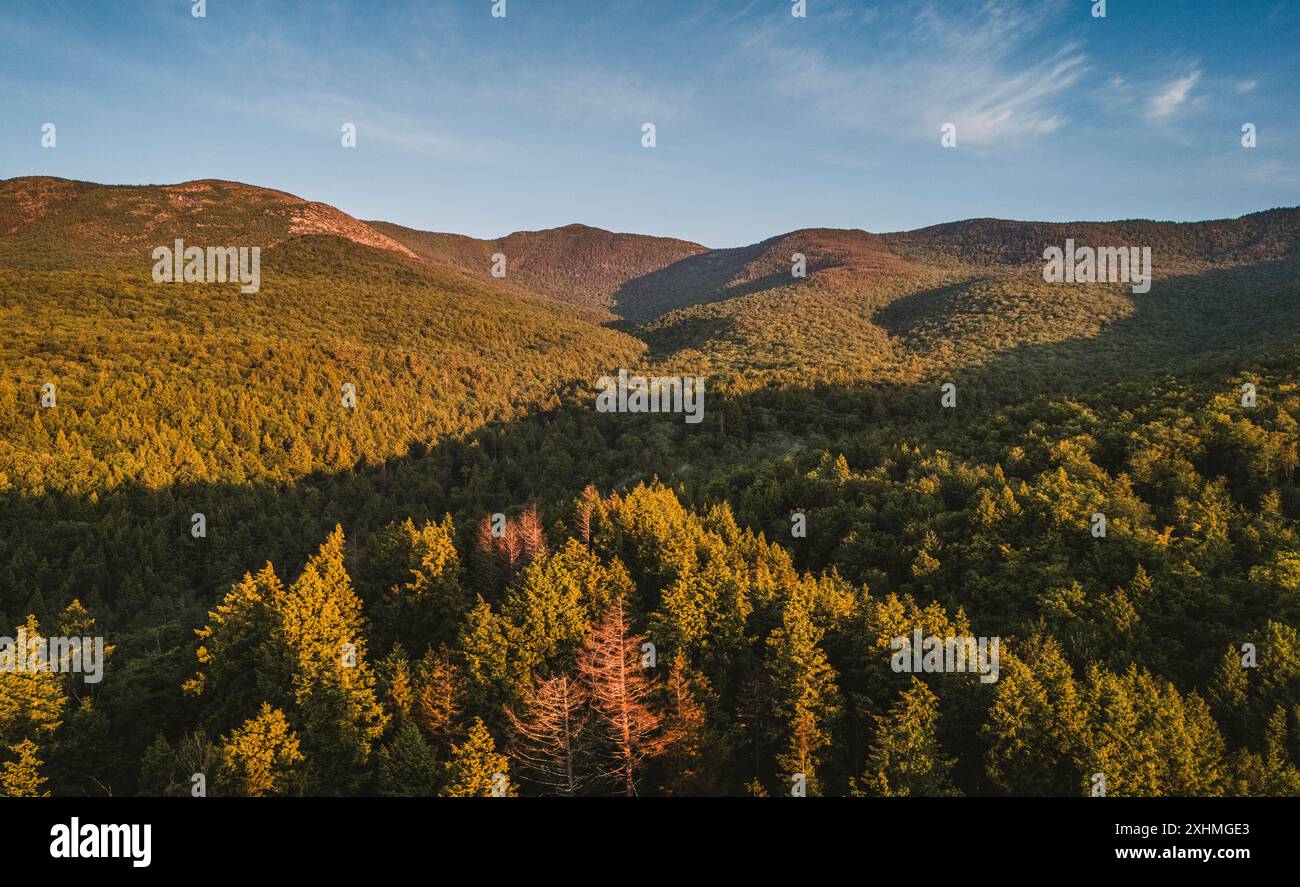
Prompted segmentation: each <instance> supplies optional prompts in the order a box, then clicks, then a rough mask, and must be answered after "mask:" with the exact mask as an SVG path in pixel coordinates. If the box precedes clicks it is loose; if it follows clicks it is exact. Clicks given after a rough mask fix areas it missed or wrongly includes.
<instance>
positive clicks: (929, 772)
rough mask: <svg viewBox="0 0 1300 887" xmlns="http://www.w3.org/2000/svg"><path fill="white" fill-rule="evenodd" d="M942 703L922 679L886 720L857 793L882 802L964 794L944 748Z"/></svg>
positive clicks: (901, 699) (858, 785)
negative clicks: (940, 726) (938, 728)
mask: <svg viewBox="0 0 1300 887" xmlns="http://www.w3.org/2000/svg"><path fill="white" fill-rule="evenodd" d="M938 719H939V699H938V697H937V696H935V695H934V693H933V692H931V690H930V688H929V687H927V686H926V685H925V683H924V682H923V681H921V680H920V679H919V678H916V677H913V678H912V684H911V687H910V688H909V689H907V690H905V691H904V692H903V694H902V695H901V696H900V697H899V700H898V701H897V702H896V703H895V704H894V705H893V706H891V707H890V709H889V712H888V713H887V714H886V715H885V716H884V717H883V718H881V719H880V721H879V723H878V725H877V728H876V735H875V740H874V741H873V742H872V744H871V750H870V751H869V752H868V754H867V764H866V768H865V769H864V770H863V773H862V778H861V779H860V780H859V781H858V782H857V786H856V787H857V791H858V792H861V793H863V794H869V795H878V796H882V797H915V796H935V795H955V794H958V791H957V790H956V788H954V787H953V784H952V779H951V772H952V767H953V761H952V760H951V759H949V758H948V757H946V756H945V755H944V754H943V751H942V749H940V747H939V740H938V736H937V732H936V725H937V723H938Z"/></svg>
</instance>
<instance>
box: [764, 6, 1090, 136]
mask: <svg viewBox="0 0 1300 887" xmlns="http://www.w3.org/2000/svg"><path fill="white" fill-rule="evenodd" d="M900 15H901V17H900ZM879 19H880V17H878V18H877V21H876V22H874V23H873V24H874V26H875V27H877V28H883V29H888V31H889V32H890V33H889V37H888V38H887V39H883V40H880V41H879V44H878V45H880V46H882V47H893V48H892V49H888V50H885V51H882V52H880V53H878V54H873V55H872V56H871V57H869V58H868V60H866V61H863V60H862V56H863V54H862V53H861V52H860V51H858V52H855V51H854V48H853V47H852V46H845V47H841V49H840V51H838V52H837V51H836V48H835V47H834V42H833V41H832V40H824V39H823V40H820V41H817V42H818V43H820V44H821V45H814V40H813V39H809V40H807V41H806V42H802V43H795V42H792V41H790V40H789V39H788V32H785V31H782V30H781V29H779V28H774V27H770V26H769V27H766V28H763V29H759V30H756V31H755V32H754V33H753V34H751V35H750V37H749V38H748V39H747V40H746V41H745V42H744V44H743V45H742V49H741V54H742V61H743V62H745V63H752V62H757V63H758V64H759V65H760V69H762V70H766V71H769V72H771V80H770V83H769V85H770V88H771V89H772V90H773V91H774V92H775V93H776V94H777V95H778V96H779V97H781V98H785V99H792V100H795V101H799V102H807V103H809V105H810V106H811V107H812V108H814V109H815V111H816V112H817V114H818V116H819V117H820V118H821V119H822V120H823V121H824V122H826V123H828V124H832V125H840V126H849V127H853V128H856V129H861V130H866V131H873V132H893V133H899V134H902V135H903V136H904V137H907V138H923V139H931V138H932V137H933V138H936V139H937V133H938V132H939V129H940V127H941V126H942V125H943V124H944V123H953V124H955V125H956V127H957V134H958V139H959V140H960V142H961V143H962V144H964V145H967V146H973V147H976V148H979V147H991V146H999V147H1004V146H1010V145H1014V144H1016V143H1024V142H1026V141H1029V140H1033V139H1036V138H1038V137H1041V136H1045V135H1048V134H1050V133H1052V132H1055V131H1057V130H1058V129H1060V128H1061V127H1063V126H1064V125H1065V124H1066V123H1068V122H1069V119H1070V118H1069V115H1068V113H1066V112H1065V111H1064V110H1063V108H1064V107H1065V104H1066V103H1065V102H1064V101H1063V99H1064V98H1065V96H1066V94H1067V93H1068V91H1069V90H1070V89H1071V87H1073V86H1075V84H1076V83H1078V82H1079V80H1080V78H1081V77H1083V76H1084V74H1085V73H1086V72H1087V71H1088V69H1089V67H1088V64H1087V54H1086V53H1085V52H1084V50H1083V49H1082V47H1081V45H1080V44H1079V43H1078V42H1077V41H1069V40H1061V41H1057V45H1055V46H1052V45H1051V42H1050V41H1048V40H1046V39H1044V37H1043V35H1042V31H1043V26H1044V25H1043V23H1044V21H1045V17H1044V16H1042V15H1034V14H1032V13H1030V12H1029V11H1028V10H1027V9H1026V8H1023V7H1016V6H997V5H993V4H989V5H986V6H985V7H984V8H983V9H980V10H978V11H977V14H974V15H972V14H971V13H970V12H969V11H967V12H964V13H954V12H952V11H950V10H948V9H947V8H943V9H941V8H940V7H938V6H935V5H926V6H922V7H920V8H919V9H909V10H905V11H904V12H903V13H901V14H895V15H893V16H890V17H889V20H888V21H880V20H879ZM821 36H823V37H824V35H821ZM828 46H829V47H830V48H827V47H828Z"/></svg>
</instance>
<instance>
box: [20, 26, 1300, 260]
mask: <svg viewBox="0 0 1300 887" xmlns="http://www.w3.org/2000/svg"><path fill="white" fill-rule="evenodd" d="M791 5H792V3H791V0H726V2H724V0H716V2H711V0H692V2H687V0H604V2H602V0H507V7H506V8H507V15H506V17H505V18H504V19H495V18H493V17H492V16H491V14H490V10H491V6H492V0H420V2H383V0H365V2H342V0H339V2H329V0H311V2H307V3H301V4H298V3H292V2H288V0H266V2H247V0H207V15H206V17H205V18H202V19H196V18H194V17H192V16H191V14H190V9H191V0H156V2H144V0H135V2H130V0H101V2H95V3H89V2H85V0H25V2H22V3H19V2H15V0H5V2H4V3H3V4H2V5H0V178H8V177H11V176H20V175H37V174H41V175H57V176H64V177H67V178H76V179H87V180H91V181H97V182H109V183H171V182H179V181H187V180H190V179H199V178H222V179H234V180H238V181H244V182H250V183H253V184H258V185H264V186H268V187H274V188H280V189H283V190H286V191H290V192H292V193H294V194H298V195H300V196H302V197H306V198H308V199H313V200H322V201H325V202H327V203H331V204H334V205H336V206H338V207H340V208H341V209H343V210H345V211H346V212H349V213H351V214H352V215H355V216H358V217H360V218H365V219H385V220H389V221H394V222H398V223H401V224H404V225H409V226H412V227H416V228H423V229H426V230H437V231H457V232H461V233H466V234H471V235H474V236H499V235H503V234H506V233H508V232H510V231H515V230H530V229H537V228H546V227H552V226H556V225H563V224H567V223H570V222H583V223H586V224H590V225H596V226H599V227H603V228H610V229H613V230H619V231H635V232H640V233H646V234H663V235H670V236H677V237H682V238H686V239H689V240H696V241H699V242H702V243H705V244H707V245H709V246H735V245H739V244H744V243H751V242H754V241H757V240H761V239H764V238H766V237H769V236H773V235H775V234H779V233H783V232H785V231H789V230H792V229H795V228H801V227H813V226H825V227H845V228H865V229H867V230H871V231H892V230H901V229H909V228H915V227H920V226H923V225H928V224H934V223H938V222H945V221H952V220H956V219H962V218H970V217H977V216H998V217H1004V218H1020V219H1037V220H1054V221H1064V220H1073V219H1114V218H1133V217H1144V218H1157V219H1175V220H1187V219H1203V218H1218V217H1225V216H1235V215H1240V214H1242V213H1246V212H1253V211H1256V210H1261V209H1268V208H1272V207H1275V206H1284V205H1288V206H1289V205H1296V204H1300V119H1298V118H1300V0H1200V2H1187V0H1168V2H1166V0H1142V2H1138V0H1109V2H1108V4H1107V7H1108V8H1107V16H1106V18H1104V19H1097V18H1093V17H1092V15H1091V12H1090V9H1091V5H1092V4H1091V0H1059V2H1058V0H1038V2H1023V3H1021V2H1012V0H998V2H959V0H935V2H917V0H893V2H865V0H807V12H808V14H807V18H804V19H798V18H794V17H792V16H791V15H790V8H791ZM45 122H53V123H55V124H56V126H57V127H58V130H57V137H58V144H57V147H56V148H54V149H44V148H42V147H41V145H40V137H41V125H42V124H43V123H45ZM345 122H352V123H355V124H356V125H357V128H358V138H357V141H358V145H357V147H356V148H355V149H344V148H342V147H341V146H340V127H341V126H342V125H343V124H344V123H345ZM646 122H652V123H654V124H655V125H656V127H657V146H656V147H655V148H653V149H646V148H643V147H642V146H641V126H642V124H643V123H646ZM948 122H952V123H954V124H955V125H956V127H957V147H956V148H952V149H945V148H943V147H941V146H940V127H941V126H942V125H943V124H944V123H948ZM1246 122H1250V123H1254V124H1255V126H1256V127H1257V131H1258V140H1259V146H1258V147H1257V148H1255V149H1253V150H1247V149H1243V148H1242V147H1241V126H1242V124H1243V123H1246Z"/></svg>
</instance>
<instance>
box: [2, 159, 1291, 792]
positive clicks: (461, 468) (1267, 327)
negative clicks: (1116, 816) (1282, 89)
mask: <svg viewBox="0 0 1300 887" xmlns="http://www.w3.org/2000/svg"><path fill="white" fill-rule="evenodd" d="M1298 218H1300V216H1297V214H1296V211H1294V210H1279V211H1274V212H1270V213H1261V214H1256V215H1255V216H1248V217H1244V218H1243V219H1241V220H1232V221H1225V222H1212V223H1197V224H1196V225H1190V226H1186V225H1168V224H1164V223H1136V222H1135V223H1129V222H1125V223H1113V224H1111V223H1106V224H1103V223H1095V224H1090V225H1080V226H1077V227H1076V226H1068V225H1063V226H1062V225H1057V226H1035V225H1028V224H1022V223H1012V222H1001V221H996V220H980V221H976V222H968V223H955V224H954V225H950V226H940V227H939V228H935V229H924V230H922V231H918V232H909V233H906V234H889V235H873V234H868V233H866V232H860V231H836V230H829V229H809V230H804V231H797V232H793V233H791V234H787V235H782V236H780V237H777V238H773V239H772V240H769V241H765V242H764V243H761V244H756V245H754V246H750V247H744V248H740V249H735V250H708V251H706V250H704V248H702V247H698V246H696V245H694V244H688V243H684V242H681V241H662V240H660V239H656V238H637V237H636V236H634V235H610V234H608V232H595V233H592V232H593V231H594V229H579V228H570V229H559V233H556V232H537V233H535V234H533V235H527V236H525V235H512V236H511V237H513V238H524V239H523V240H518V239H516V240H514V241H512V240H511V238H505V239H504V240H502V241H496V242H492V243H486V242H482V241H471V240H469V239H468V238H456V237H454V236H451V235H426V234H424V233H422V232H412V231H409V230H408V229H400V228H398V227H397V226H390V225H383V224H380V223H373V224H367V223H363V222H360V221H357V220H356V219H353V218H351V217H350V216H347V215H346V214H344V213H342V212H341V211H339V210H336V209H333V208H329V207H323V206H322V205H320V204H311V203H309V202H307V201H303V200H300V199H299V198H296V197H292V196H290V195H285V194H281V193H280V192H273V191H266V190H264V189H258V188H253V187H252V186H247V185H237V184H234V183H220V182H201V183H189V184H187V185H179V186H165V187H156V188H152V187H151V188H131V189H126V188H105V187H103V186H96V185H90V184H87V183H76V182H65V181H62V180H53V179H20V180H10V181H8V182H2V183H0V333H3V335H0V353H2V355H3V361H2V366H3V370H2V372H0V618H3V619H4V620H5V624H6V625H8V626H10V629H9V632H10V633H16V631H17V629H18V628H19V627H23V628H24V629H25V630H26V631H27V632H28V636H29V637H30V636H33V635H35V634H37V633H38V632H39V633H40V634H43V635H47V636H48V635H61V636H71V635H81V636H90V635H102V636H103V637H104V638H105V641H106V644H107V645H108V647H109V648H111V652H110V653H109V655H108V659H107V665H106V667H105V672H104V677H103V680H102V681H101V682H99V683H94V684H90V683H85V682H84V681H83V680H82V677H81V675H78V674H75V673H72V674H58V673H40V674H36V673H5V674H0V794H5V795H33V794H43V793H47V792H49V793H53V794H57V795H103V794H113V795H129V794H137V793H138V794H164V795H189V794H190V793H191V792H192V790H193V786H194V779H193V777H194V774H196V773H201V774H204V776H205V781H206V787H207V791H208V793H209V794H217V795H251V796H264V795H277V794H327V795H340V794H356V793H365V794H381V795H443V796H471V795H490V794H502V793H504V794H511V795H513V794H520V795H537V794H561V795H603V794H626V793H633V794H641V795H690V794H730V795H745V794H750V795H783V794H789V793H790V792H791V790H792V786H793V785H795V784H801V785H803V786H804V787H805V788H806V790H807V793H808V794H824V795H850V794H852V795H873V796H900V795H957V794H966V795H999V794H1017V795H1019V794H1031V795H1038V794H1065V795H1086V794H1089V793H1090V792H1091V791H1092V790H1093V788H1094V786H1095V779H1094V775H1095V774H1097V773H1102V774H1104V775H1105V782H1106V791H1107V793H1108V794H1110V795H1116V796H1117V795H1156V794H1180V795H1181V794H1192V795H1247V794H1249V795H1278V794H1288V795H1296V794H1300V769H1298V768H1300V483H1298V482H1297V478H1296V469H1297V466H1298V465H1300V425H1298V424H1297V423H1300V273H1298V272H1300V255H1298V254H1297V250H1296V244H1297V243H1300V224H1298V222H1297V219H1298ZM177 237H183V238H185V239H186V241H187V242H193V243H196V244H222V245H237V244H249V245H261V246H263V247H264V249H263V253H262V258H261V262H262V282H261V289H260V291H259V292H257V293H254V294H245V293H241V292H240V291H239V286H238V284H235V283H230V284H198V283H189V284H160V283H155V282H154V281H153V280H152V279H151V277H150V268H151V267H152V260H151V259H150V251H151V250H152V249H153V248H154V247H155V246H158V245H165V244H168V243H169V242H170V240H171V239H173V238H177ZM1066 237H1076V238H1078V239H1079V240H1080V242H1084V241H1089V242H1091V241H1094V240H1095V241H1096V242H1098V243H1116V244H1119V243H1129V242H1132V243H1133V244H1134V245H1137V244H1143V245H1150V246H1152V247H1153V252H1154V254H1155V256H1156V261H1155V265H1154V267H1155V271H1156V280H1155V283H1154V285H1153V287H1152V290H1151V292H1150V293H1147V294H1145V295H1139V294H1134V293H1131V292H1130V291H1129V289H1128V288H1127V287H1124V286H1122V285H1117V284H1105V285H1101V284H1098V285H1084V284H1061V285H1050V284H1046V283H1044V281H1043V278H1042V275H1041V270H1042V264H1041V255H1042V251H1043V248H1044V246H1047V245H1053V244H1055V245H1060V244H1061V243H1063V241H1064V239H1065V238H1066ZM1104 238H1109V239H1104ZM516 250H518V255H521V256H526V257H527V258H526V259H521V260H520V261H519V263H518V265H517V266H516V265H514V264H513V259H512V256H514V255H516ZM497 251H502V252H504V253H505V254H506V256H507V259H508V262H509V263H511V264H510V267H511V268H516V267H517V268H518V272H519V273H518V275H517V276H512V274H511V273H510V272H508V273H507V277H506V278H505V279H504V280H498V279H495V278H493V277H492V276H491V274H490V272H489V270H488V269H489V268H490V263H491V254H492V253H494V252H497ZM796 252H798V253H802V254H804V255H805V256H806V258H807V268H808V276H807V277H806V278H793V277H792V275H791V255H792V254H793V253H796ZM1162 255H1164V256H1167V257H1168V258H1169V261H1168V262H1166V263H1162V259H1161V256H1162ZM592 257H596V258H594V259H593V258H592ZM609 312H612V313H613V314H614V315H617V316H618V318H617V319H612V318H611V316H610V314H609ZM620 368H626V369H628V370H629V371H630V372H636V371H645V372H649V373H659V374H676V373H681V374H688V375H692V376H696V375H698V376H703V377H705V379H706V385H707V387H706V397H705V410H704V418H703V421H702V422H700V423H699V424H688V423H684V422H683V421H682V419H681V416H680V415H654V414H629V413H601V412H598V411H597V410H595V409H594V408H593V400H594V386H595V384H596V380H597V379H598V378H599V377H601V376H605V375H608V374H611V373H617V371H618V369H620ZM947 382H951V383H953V384H954V385H955V401H954V405H953V406H951V407H945V406H943V405H941V389H940V386H941V385H942V384H944V383H947ZM47 385H52V386H53V389H45V388H43V386H47ZM345 386H352V390H353V391H354V394H355V403H354V405H348V403H347V402H346V389H345ZM1243 386H1249V390H1250V391H1251V392H1253V396H1254V399H1253V400H1252V399H1250V398H1248V397H1246V395H1245V394H1244V393H1243ZM49 390H52V391H53V392H54V394H55V395H56V396H55V400H54V402H53V403H50V402H49V399H48V397H47V393H48V391H49ZM1099 514H1100V515H1104V517H1105V525H1106V531H1105V534H1104V535H1102V536H1098V535H1097V534H1096V533H1095V527H1096V521H1095V516H1096V515H1099ZM195 515H202V516H203V524H204V528H205V532H204V533H203V534H201V535H196V534H195V532H194V527H195V521H194V518H195ZM494 516H495V517H494ZM792 518H798V519H799V520H801V521H802V523H803V526H804V527H806V533H796V532H792V528H793V527H794V526H795V523H796V522H795V521H794V520H792ZM918 629H919V630H920V631H921V632H922V633H923V634H925V635H935V636H939V637H946V636H965V635H975V636H981V637H996V638H998V639H999V640H1000V651H1001V660H1000V667H999V675H998V679H997V680H996V681H982V680H980V676H979V675H976V674H971V673H925V674H907V673H900V672H899V671H897V670H895V669H894V668H893V667H891V657H893V655H894V652H895V651H894V648H893V647H892V643H891V642H892V641H893V639H895V638H898V637H910V636H912V635H913V632H914V631H916V630H918ZM0 633H4V632H0ZM1244 648H1248V649H1249V650H1250V651H1251V652H1250V656H1249V657H1247V658H1249V659H1250V662H1249V664H1248V665H1246V664H1243V657H1245V656H1246V654H1245V653H1244V652H1243V649H1244Z"/></svg>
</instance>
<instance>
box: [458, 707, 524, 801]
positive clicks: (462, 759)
mask: <svg viewBox="0 0 1300 887" xmlns="http://www.w3.org/2000/svg"><path fill="white" fill-rule="evenodd" d="M517 793H518V790H517V787H516V786H514V785H512V784H511V782H510V763H509V761H507V760H506V756H505V755H503V754H499V753H498V752H497V747H496V743H495V742H494V741H493V740H492V734H491V733H489V732H488V729H487V727H486V726H485V725H484V724H483V721H482V720H481V719H480V718H475V719H474V723H473V724H472V725H471V726H470V728H469V735H468V736H466V738H465V741H464V742H462V743H460V744H459V745H455V746H453V747H452V752H451V760H450V761H448V762H447V768H446V784H445V785H444V786H443V788H442V791H440V792H439V794H440V795H441V796H442V797H444V798H487V797H494V796H508V797H512V796H514V795H515V794H517Z"/></svg>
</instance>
